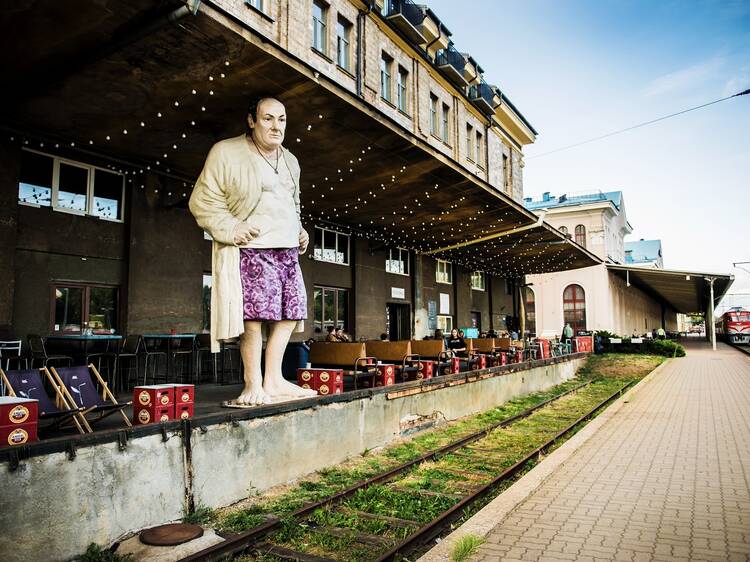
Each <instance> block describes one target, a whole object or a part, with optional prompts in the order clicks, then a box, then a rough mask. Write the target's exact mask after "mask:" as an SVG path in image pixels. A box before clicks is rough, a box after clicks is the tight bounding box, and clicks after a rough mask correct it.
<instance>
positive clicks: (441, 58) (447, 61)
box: [435, 45, 469, 88]
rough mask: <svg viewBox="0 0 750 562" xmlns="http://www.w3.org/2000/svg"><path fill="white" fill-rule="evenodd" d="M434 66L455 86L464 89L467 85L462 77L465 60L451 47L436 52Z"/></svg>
mask: <svg viewBox="0 0 750 562" xmlns="http://www.w3.org/2000/svg"><path fill="white" fill-rule="evenodd" d="M435 66H436V67H437V68H438V70H440V71H441V72H442V73H443V74H444V75H445V77H446V78H448V79H449V80H450V81H452V82H453V83H454V84H456V85H457V86H459V87H461V88H465V87H466V86H467V85H468V84H469V83H468V82H467V81H466V78H465V77H464V67H465V66H466V59H465V58H464V56H463V55H462V54H461V53H459V52H458V51H457V50H456V49H455V48H454V47H453V45H448V48H447V49H443V50H442V51H438V52H437V54H436V55H435Z"/></svg>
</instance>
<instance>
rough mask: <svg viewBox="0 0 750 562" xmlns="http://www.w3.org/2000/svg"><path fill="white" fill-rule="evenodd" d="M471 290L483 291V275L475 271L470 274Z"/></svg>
mask: <svg viewBox="0 0 750 562" xmlns="http://www.w3.org/2000/svg"><path fill="white" fill-rule="evenodd" d="M471 288H472V289H474V290H475V291H484V288H485V286H484V273H482V272H481V271H475V272H474V273H472V274H471Z"/></svg>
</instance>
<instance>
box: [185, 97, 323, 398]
mask: <svg viewBox="0 0 750 562" xmlns="http://www.w3.org/2000/svg"><path fill="white" fill-rule="evenodd" d="M247 124H248V126H249V131H250V132H249V133H248V134H245V135H242V136H239V137H234V138H230V139H225V140H222V141H220V142H218V143H216V144H215V145H214V146H213V147H212V148H211V150H210V152H209V153H208V157H207V158H206V163H205V165H204V166H203V171H202V172H201V175H200V177H199V178H198V181H197V182H196V184H195V188H194V189H193V194H192V196H191V197H190V211H191V212H192V213H193V216H194V217H195V219H196V221H197V222H198V225H199V226H200V227H201V228H202V229H204V230H205V231H206V232H208V233H209V234H210V235H211V236H212V238H213V257H212V264H213V286H212V291H211V350H212V351H213V352H217V351H219V342H220V341H223V340H229V339H233V338H236V337H238V336H239V337H240V353H241V355H242V361H243V363H244V378H245V388H244V389H243V391H242V394H240V396H239V398H238V399H237V403H238V404H240V405H254V404H263V403H266V402H268V401H270V400H272V399H284V398H299V397H305V396H311V395H315V391H311V390H307V389H303V388H300V387H298V386H297V385H295V384H292V383H290V382H288V381H286V380H284V378H283V377H282V375H281V360H282V358H283V355H284V350H285V349H286V345H287V343H288V341H289V337H290V336H291V334H292V332H293V331H294V328H295V326H296V324H297V322H298V321H300V320H304V319H305V318H307V295H306V293H305V285H304V281H303V280H302V272H301V270H300V266H299V253H304V252H305V251H306V250H307V244H308V241H309V237H308V234H307V232H306V231H305V229H303V228H302V223H301V221H300V203H299V200H300V196H299V177H300V167H299V163H298V162H297V159H296V158H295V157H294V156H293V155H292V153H291V152H289V151H288V150H286V149H285V148H284V147H283V146H282V143H283V141H284V132H285V129H286V111H285V109H284V105H283V104H282V103H281V102H280V101H278V100H277V99H275V98H272V97H262V98H258V99H255V100H253V101H252V102H251V103H250V106H249V108H248V114H247ZM264 321H267V322H269V324H270V327H269V334H268V341H267V342H266V361H265V371H266V372H265V376H264V377H262V376H261V368H260V364H261V361H260V360H261V353H262V352H263V336H262V332H261V327H262V323H263V322H264Z"/></svg>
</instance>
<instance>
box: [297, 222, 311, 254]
mask: <svg viewBox="0 0 750 562" xmlns="http://www.w3.org/2000/svg"><path fill="white" fill-rule="evenodd" d="M309 243H310V235H309V234H308V233H307V231H306V230H305V229H304V228H300V230H299V253H300V254H304V253H305V252H306V251H307V245H308V244H309Z"/></svg>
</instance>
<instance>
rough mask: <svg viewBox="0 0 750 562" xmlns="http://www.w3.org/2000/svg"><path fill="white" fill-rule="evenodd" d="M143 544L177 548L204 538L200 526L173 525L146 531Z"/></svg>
mask: <svg viewBox="0 0 750 562" xmlns="http://www.w3.org/2000/svg"><path fill="white" fill-rule="evenodd" d="M140 536H141V542H142V543H143V544H150V545H152V546H175V545H178V544H182V543H184V542H188V541H191V540H193V539H197V538H198V537H201V536H203V529H202V528H201V527H200V525H191V524H189V523H171V524H169V525H159V526H158V527H153V528H151V529H146V530H145V531H143V532H142V533H141V535H140Z"/></svg>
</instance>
